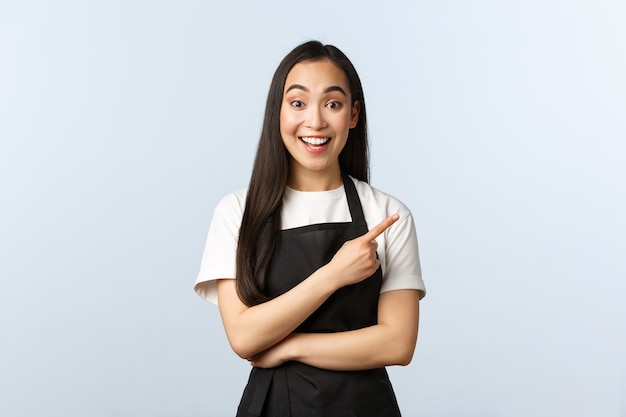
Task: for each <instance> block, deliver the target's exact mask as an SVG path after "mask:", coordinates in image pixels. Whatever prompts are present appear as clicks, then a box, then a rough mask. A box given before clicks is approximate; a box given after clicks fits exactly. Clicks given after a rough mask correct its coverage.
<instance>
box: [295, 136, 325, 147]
mask: <svg viewBox="0 0 626 417" xmlns="http://www.w3.org/2000/svg"><path fill="white" fill-rule="evenodd" d="M300 140H301V141H302V142H304V143H306V144H309V145H313V146H321V145H325V144H327V143H328V141H329V140H330V138H320V137H312V136H301V137H300Z"/></svg>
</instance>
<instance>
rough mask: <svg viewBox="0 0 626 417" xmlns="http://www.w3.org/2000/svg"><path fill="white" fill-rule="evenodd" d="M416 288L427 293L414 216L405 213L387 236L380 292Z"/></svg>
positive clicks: (423, 293) (422, 292)
mask: <svg viewBox="0 0 626 417" xmlns="http://www.w3.org/2000/svg"><path fill="white" fill-rule="evenodd" d="M400 289H415V290H419V291H421V294H422V297H423V296H424V295H425V294H426V288H425V286H424V281H423V280H422V269H421V266H420V259H419V249H418V246H417V234H416V232H415V224H414V222H413V216H412V215H411V214H410V212H409V213H407V214H404V215H402V216H401V218H400V219H399V220H398V222H397V223H396V224H394V225H393V226H392V227H390V228H389V231H388V232H387V233H386V238H385V269H384V273H383V284H382V288H381V290H380V292H381V293H382V292H386V291H393V290H400Z"/></svg>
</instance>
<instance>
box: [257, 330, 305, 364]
mask: <svg viewBox="0 0 626 417" xmlns="http://www.w3.org/2000/svg"><path fill="white" fill-rule="evenodd" d="M295 336H296V335H295V334H292V335H289V336H287V337H286V338H284V339H283V340H281V341H280V342H278V343H277V344H275V345H274V346H272V347H271V348H269V349H267V350H264V351H263V352H261V353H259V354H257V355H254V356H253V357H252V358H250V359H249V361H250V364H251V365H252V366H254V367H257V368H275V367H277V366H280V365H282V364H283V363H285V362H287V361H289V360H291V359H290V357H289V354H288V352H289V348H290V346H291V344H292V341H293V339H294V338H295Z"/></svg>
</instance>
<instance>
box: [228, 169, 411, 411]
mask: <svg viewBox="0 0 626 417" xmlns="http://www.w3.org/2000/svg"><path fill="white" fill-rule="evenodd" d="M343 184H344V189H345V192H346V198H347V200H348V207H349V209H350V216H351V217H352V221H351V222H347V223H322V224H314V225H310V226H303V227H298V228H294V229H288V230H283V231H282V232H281V240H280V244H279V245H278V247H277V248H276V251H275V252H274V256H273V258H272V263H271V265H270V271H269V277H268V281H267V282H268V288H267V289H266V293H267V294H268V295H269V296H270V297H277V296H279V295H281V294H283V293H284V292H286V291H289V290H290V289H291V288H293V287H295V286H296V285H298V284H299V283H300V282H302V281H303V280H304V279H306V278H307V277H308V276H309V275H311V274H312V273H313V272H315V271H316V270H317V269H319V268H320V267H321V266H323V265H325V264H327V263H328V262H329V261H330V260H331V259H332V257H333V256H334V255H335V253H336V252H337V251H338V250H339V248H341V246H342V245H343V244H344V243H345V242H346V241H348V240H351V239H354V238H356V237H359V236H362V235H363V234H365V233H367V231H368V228H367V223H366V222H365V217H364V215H363V208H362V206H361V201H360V200H359V196H358V194H357V191H356V187H355V186H354V183H353V182H352V180H351V179H350V178H349V177H348V176H347V175H343ZM381 284H382V271H381V269H380V267H379V268H378V270H376V272H375V273H374V274H373V275H372V276H370V277H369V278H367V279H365V280H363V281H361V282H360V283H358V284H354V285H349V286H346V287H343V288H341V289H339V290H337V291H336V292H335V293H334V294H333V295H331V296H330V297H329V298H328V299H327V300H326V302H324V304H322V305H321V306H320V307H319V308H318V309H317V310H316V311H315V312H314V313H313V314H312V315H311V316H309V318H308V319H307V320H305V321H304V322H303V323H302V324H301V325H300V326H299V327H298V328H297V329H296V330H295V332H297V333H331V332H341V331H348V330H356V329H360V328H363V327H368V326H372V325H375V324H376V323H377V310H378V297H379V293H380V287H381ZM253 416H254V417H395V416H400V411H399V409H398V405H397V402H396V398H395V395H394V393H393V389H392V387H391V383H390V382H389V377H388V375H387V371H386V370H385V368H377V369H368V370H363V371H329V370H325V369H320V368H316V367H313V366H309V365H306V364H304V363H301V362H286V363H284V364H282V365H281V366H279V367H276V368H271V369H261V368H253V369H252V372H251V373H250V378H249V380H248V384H247V386H246V388H245V390H244V393H243V397H242V399H241V403H240V404H239V408H238V412H237V417H253Z"/></svg>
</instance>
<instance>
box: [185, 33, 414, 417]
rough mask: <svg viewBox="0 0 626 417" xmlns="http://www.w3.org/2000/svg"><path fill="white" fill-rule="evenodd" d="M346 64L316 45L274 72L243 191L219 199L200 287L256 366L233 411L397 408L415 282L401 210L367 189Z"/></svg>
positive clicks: (360, 117)
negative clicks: (396, 382) (390, 371)
mask: <svg viewBox="0 0 626 417" xmlns="http://www.w3.org/2000/svg"><path fill="white" fill-rule="evenodd" d="M368 173H369V163H368V148H367V131H366V114H365V102H364V99H363V90H362V88H361V82H360V80H359V77H358V75H357V73H356V71H355V69H354V67H353V66H352V63H351V62H350V61H349V60H348V58H347V57H346V56H345V55H344V54H343V53H342V52H341V51H339V50H338V49H337V48H335V47H333V46H331V45H322V44H321V43H319V42H315V41H311V42H307V43H305V44H302V45H300V46H298V47H297V48H295V49H294V50H293V51H291V52H290V53H289V54H288V55H287V56H286V57H285V58H284V59H283V61H282V62H281V63H280V65H279V66H278V69H277V70H276V73H275V74H274V78H273V80H272V83H271V86H270V90H269V95H268V98H267V105H266V110H265V119H264V122H263V130H262V133H261V139H260V141H259V145H258V149H257V154H256V159H255V162H254V167H253V170H252V177H251V180H250V184H249V188H248V190H247V192H239V193H234V194H231V195H228V196H226V197H225V198H224V199H223V200H222V201H221V202H220V203H219V204H218V206H217V208H216V209H215V212H214V216H213V220H212V222H211V227H210V231H209V236H208V239H207V243H206V247H205V251H204V256H203V260H202V266H201V269H200V273H199V275H198V278H197V281H196V285H195V290H196V291H197V292H198V294H200V295H201V296H202V297H204V298H206V299H208V300H209V301H212V302H215V303H217V302H218V301H219V303H218V304H219V310H220V314H221V317H222V321H223V323H224V328H225V330H226V335H227V337H228V340H229V342H230V344H231V346H232V348H233V350H234V351H235V352H236V353H237V354H238V355H239V356H240V357H242V358H244V359H247V360H248V361H250V363H251V364H252V367H253V368H252V372H251V374H250V379H249V381H248V385H247V386H246V388H245V390H244V393H243V398H242V399H241V403H240V405H239V408H238V412H237V416H239V417H244V416H245V417H251V416H271V417H275V416H280V417H283V416H293V417H304V416H307V417H312V416H327V417H330V416H367V417H393V416H399V415H400V411H399V409H398V405H397V403H396V399H395V395H394V393H393V390H392V387H391V384H390V382H389V378H388V376H387V372H386V370H385V366H387V365H407V364H408V363H409V362H410V361H411V358H412V356H413V351H414V349H415V343H416V340H417V329H418V320H419V300H420V298H422V297H423V296H424V293H425V289H424V284H423V282H422V279H421V271H420V264H419V258H418V248H417V239H416V235H415V227H414V224H413V219H412V216H411V213H410V212H409V210H408V209H407V208H406V207H405V206H404V205H403V204H402V203H401V202H400V201H398V200H396V199H394V198H393V197H391V196H389V195H386V194H384V193H382V192H380V191H378V190H376V189H374V188H373V187H371V186H370V185H369V184H368Z"/></svg>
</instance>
